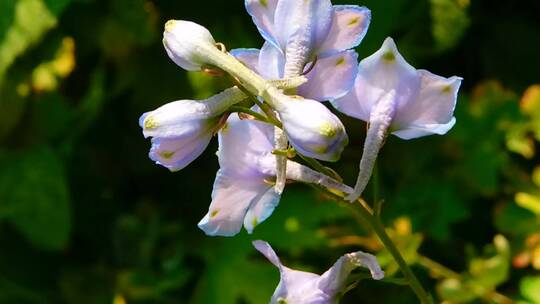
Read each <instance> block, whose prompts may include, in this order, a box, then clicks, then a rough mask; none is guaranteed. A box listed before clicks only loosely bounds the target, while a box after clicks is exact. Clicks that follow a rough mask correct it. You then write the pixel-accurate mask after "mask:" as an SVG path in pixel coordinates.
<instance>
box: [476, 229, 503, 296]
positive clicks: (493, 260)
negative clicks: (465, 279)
mask: <svg viewBox="0 0 540 304" xmlns="http://www.w3.org/2000/svg"><path fill="white" fill-rule="evenodd" d="M493 243H494V246H491V245H490V246H487V247H486V251H488V255H489V256H488V257H481V258H475V259H473V260H471V262H470V264H469V272H470V273H471V275H472V276H473V280H474V282H475V283H476V284H479V285H481V286H483V287H485V288H488V289H495V287H497V285H499V284H501V283H503V282H505V281H506V280H507V278H508V274H509V271H510V245H509V244H508V240H506V238H504V237H503V236H502V235H497V236H495V238H494V240H493ZM489 251H491V253H490V252H489Z"/></svg>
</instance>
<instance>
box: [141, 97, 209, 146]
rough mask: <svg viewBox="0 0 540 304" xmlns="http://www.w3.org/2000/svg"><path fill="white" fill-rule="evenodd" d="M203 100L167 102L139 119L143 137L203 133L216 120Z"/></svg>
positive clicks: (169, 136)
mask: <svg viewBox="0 0 540 304" xmlns="http://www.w3.org/2000/svg"><path fill="white" fill-rule="evenodd" d="M212 116H213V113H212V112H211V111H210V108H209V107H208V105H207V104H206V103H204V102H198V101H195V100H178V101H173V102H170V103H167V104H165V105H163V106H161V107H159V108H157V109H156V110H154V111H151V112H147V113H145V114H143V115H142V116H141V118H140V119H139V125H140V126H141V127H142V128H143V134H144V136H145V137H150V136H155V137H164V138H178V137H192V136H195V135H196V134H200V133H204V132H206V130H208V129H210V128H211V127H212V126H213V125H214V124H215V123H216V122H217V121H216V120H215V119H211V117H212Z"/></svg>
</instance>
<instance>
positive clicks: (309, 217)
mask: <svg viewBox="0 0 540 304" xmlns="http://www.w3.org/2000/svg"><path fill="white" fill-rule="evenodd" d="M349 216H350V211H349V209H348V208H347V207H346V206H343V205H339V204H338V203H336V202H334V201H332V200H330V199H328V198H326V197H319V196H317V194H316V193H315V192H314V191H306V192H303V191H299V189H295V188H293V187H289V188H287V191H286V192H285V194H284V195H283V197H282V199H281V201H280V206H279V207H278V208H276V210H275V211H274V213H273V214H272V216H271V217H270V218H269V219H268V220H266V221H265V222H264V223H262V224H261V225H260V226H258V227H257V229H255V231H254V233H253V235H254V237H255V238H258V239H263V240H265V241H267V242H269V243H270V244H272V246H276V247H277V248H287V249H288V250H290V251H292V252H295V251H296V252H299V251H302V250H306V249H317V248H320V247H321V246H328V243H329V239H328V236H327V234H326V233H325V228H328V227H331V226H332V225H333V224H335V223H337V222H339V220H340V219H342V220H345V219H347V218H348V217H349Z"/></svg>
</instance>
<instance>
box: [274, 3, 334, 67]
mask: <svg viewBox="0 0 540 304" xmlns="http://www.w3.org/2000/svg"><path fill="white" fill-rule="evenodd" d="M332 14H333V7H332V3H331V2H330V0H305V1H298V0H280V1H279V3H278V5H277V8H276V13H275V17H274V24H275V33H276V38H277V41H278V43H279V46H280V48H281V50H282V51H283V52H284V53H285V57H286V58H287V61H286V65H285V76H286V77H290V76H297V75H299V74H300V73H301V72H302V70H303V68H304V65H305V64H306V63H307V62H309V61H310V57H311V56H312V55H313V52H314V51H315V50H316V49H317V48H318V47H319V46H320V45H322V44H323V43H324V40H325V39H326V37H327V35H328V32H329V31H330V27H331V24H332Z"/></svg>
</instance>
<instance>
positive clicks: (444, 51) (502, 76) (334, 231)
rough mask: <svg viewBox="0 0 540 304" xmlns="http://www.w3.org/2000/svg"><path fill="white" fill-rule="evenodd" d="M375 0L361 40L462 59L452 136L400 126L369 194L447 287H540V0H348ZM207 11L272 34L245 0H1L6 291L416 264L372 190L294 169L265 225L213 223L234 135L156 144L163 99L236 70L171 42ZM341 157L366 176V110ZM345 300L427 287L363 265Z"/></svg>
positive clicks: (455, 67)
mask: <svg viewBox="0 0 540 304" xmlns="http://www.w3.org/2000/svg"><path fill="white" fill-rule="evenodd" d="M333 3H334V4H345V3H347V4H360V5H365V6H367V7H369V8H370V9H371V10H372V14H373V19H372V24H371V27H370V30H369V32H368V34H367V36H366V38H365V39H364V42H363V43H362V44H361V45H360V47H359V48H358V49H357V51H358V52H359V54H360V57H365V56H367V55H369V54H371V53H372V52H373V51H375V50H376V49H377V48H378V47H379V46H380V44H381V43H382V41H383V39H384V38H385V37H386V36H392V37H394V38H395V39H396V41H397V43H398V45H399V46H400V50H401V52H402V54H404V56H405V57H406V58H408V60H409V61H410V62H411V63H412V64H413V65H414V66H416V67H419V68H425V69H429V70H430V71H433V72H434V73H436V74H440V75H445V76H452V75H458V76H462V77H463V78H464V79H465V81H464V86H463V88H462V91H461V95H460V97H459V101H458V106H457V109H456V117H457V125H456V126H455V128H454V129H453V130H452V131H451V132H450V133H449V134H448V135H446V136H443V137H439V136H437V137H429V138H424V139H419V140H414V141H403V140H399V139H397V138H393V137H391V138H389V139H388V142H387V143H386V145H385V147H384V149H383V152H382V154H381V155H380V157H379V164H378V170H377V174H376V176H375V177H374V180H373V181H372V183H371V186H370V189H369V191H368V192H367V194H366V200H367V201H368V202H370V203H373V202H379V201H381V200H384V204H383V207H382V218H383V220H384V222H385V223H386V224H387V225H388V226H389V227H390V228H389V233H390V234H391V236H392V237H393V238H394V240H395V242H396V243H397V244H398V246H399V247H400V249H401V250H402V252H403V254H404V256H405V258H406V260H407V261H408V262H409V263H410V264H411V265H413V269H414V270H415V271H416V272H417V273H418V274H419V276H420V278H421V281H422V283H423V284H424V285H425V286H426V287H428V288H429V290H430V291H431V292H432V293H433V294H434V296H435V297H436V298H437V302H442V303H448V304H450V303H540V152H539V147H540V144H539V143H540V34H539V33H540V32H539V29H540V18H539V16H540V2H539V1H537V0H519V1H518V0H514V1H499V2H497V1H488V0H420V1H418V0H385V1H380V0H366V1H364V2H356V1H333ZM173 18H174V19H188V20H193V21H196V22H198V23H201V24H203V25H204V26H206V27H208V28H209V29H210V30H211V31H212V33H213V34H214V37H215V38H216V39H217V40H218V41H221V42H223V43H225V44H226V45H227V47H228V48H229V49H232V48H237V47H260V46H261V45H262V38H260V37H259V36H258V33H257V31H256V29H255V26H254V25H253V24H252V22H251V20H250V18H249V16H248V15H247V13H246V12H245V10H244V7H243V1H241V0H235V1H233V0H227V1H218V0H209V1H179V0H177V1H170V0H168V1H165V0H107V1H106V0H0V303H2V304H3V303H6V304H8V303H9V304H13V303H17V304H25V303H31V304H33V303H76V304H87V303H88V304H90V303H92V304H94V303H114V304H125V303H194V304H199V303H216V304H235V303H246V304H248V303H267V301H268V299H269V298H270V295H271V294H272V292H273V290H274V288H275V287H276V285H277V283H278V280H279V275H278V272H277V270H276V269H275V268H274V267H273V266H272V265H271V264H269V263H267V262H266V261H265V260H264V259H262V258H261V257H260V256H259V255H258V254H257V253H256V252H255V251H254V249H253V248H252V247H251V244H250V240H253V239H264V240H267V241H269V242H270V243H271V244H272V245H273V246H274V247H275V248H276V250H277V251H278V252H279V254H280V256H281V257H282V260H283V261H284V262H285V264H286V265H288V266H290V267H292V268H298V269H303V270H309V271H313V272H318V273H321V272H323V271H324V270H325V269H326V268H328V267H329V266H330V265H331V264H332V263H333V262H334V260H335V259H336V258H337V257H338V256H340V255H341V254H343V253H345V252H349V251H352V250H358V249H363V250H368V251H372V252H377V253H378V258H379V260H380V261H381V263H382V264H383V265H384V267H385V269H386V271H387V273H388V274H389V275H392V274H393V275H394V278H396V281H395V282H399V278H400V274H399V272H398V271H397V270H398V269H397V267H396V265H395V264H394V262H393V260H392V259H391V258H390V256H389V255H388V253H387V252H386V251H384V250H383V249H382V247H381V245H380V243H379V242H378V240H377V239H376V238H375V237H374V236H372V234H371V232H370V231H369V230H368V229H366V227H367V226H366V225H365V223H363V222H361V221H359V220H358V218H357V217H356V216H355V213H354V210H351V209H350V208H348V207H347V206H341V205H338V204H335V203H333V202H331V201H330V200H329V199H328V198H325V197H324V196H322V195H321V194H320V193H316V192H315V191H314V190H312V189H311V188H308V187H306V186H302V185H291V187H288V188H287V190H286V193H285V195H284V197H283V199H282V201H281V203H280V206H279V207H278V208H277V209H276V211H275V213H274V215H273V216H272V217H271V218H270V219H269V220H267V221H266V222H265V223H264V224H262V225H261V226H260V227H258V229H257V230H256V232H255V233H254V234H253V235H247V234H246V233H245V232H242V233H241V234H240V235H239V236H237V237H235V238H209V237H206V236H204V235H203V233H202V232H201V231H200V230H199V229H198V228H197V227H196V223H197V222H198V220H199V219H200V218H201V217H202V216H203V215H204V214H205V212H206V209H207V207H208V204H209V201H210V191H211V187H212V182H213V179H214V174H215V172H216V170H217V160H216V157H215V155H214V152H215V150H216V143H215V142H214V143H213V144H212V146H211V147H210V148H209V149H208V150H207V151H206V152H205V154H204V155H203V156H202V157H201V158H200V159H198V160H197V161H195V162H194V163H193V164H191V165H190V166H189V167H188V168H186V169H185V170H183V171H181V172H178V173H174V174H172V173H170V172H168V171H167V170H166V169H164V168H161V167H158V166H156V165H154V164H153V163H152V162H151V161H150V160H149V159H148V158H147V153H148V149H149V143H148V142H147V141H146V140H145V139H144V138H143V136H142V134H141V131H140V129H139V127H138V125H137V122H138V117H139V116H140V115H141V114H142V113H143V112H146V111H148V110H151V109H154V108H156V107H158V106H160V105H162V104H164V103H166V102H169V101H173V100H176V99H186V98H204V97H207V96H209V95H212V94H213V93H215V92H217V91H219V90H220V89H222V88H225V87H226V86H227V85H229V84H230V83H229V82H228V80H227V79H220V78H212V77H209V76H207V75H204V74H197V73H187V72H185V71H183V70H181V69H180V68H179V67H177V66H176V65H174V63H172V61H170V60H169V59H168V57H167V56H166V54H165V52H164V50H163V48H162V44H161V33H162V26H163V24H164V22H165V21H166V20H168V19H173ZM341 117H342V118H343V120H344V122H345V124H346V125H347V127H348V132H349V136H350V138H351V144H350V146H349V147H348V148H347V149H346V151H345V153H344V155H343V157H342V160H341V161H340V162H339V163H337V164H332V165H331V166H332V167H333V169H335V170H336V171H338V172H340V174H342V175H343V176H344V177H345V181H346V182H348V183H349V184H350V183H352V182H353V181H354V180H355V174H356V168H357V162H358V160H359V158H360V156H361V147H362V143H363V136H364V134H365V126H364V124H363V123H361V122H358V121H354V120H352V119H350V118H347V117H344V116H341ZM363 278H365V276H364V275H363V274H362V273H361V272H359V273H355V275H353V279H352V280H351V283H353V282H354V281H360V282H359V284H358V286H357V287H355V288H354V289H352V290H351V291H349V292H348V293H347V294H346V295H345V296H344V297H343V303H416V300H415V297H414V295H413V293H412V292H411V291H410V290H409V289H408V288H407V287H405V286H399V285H394V284H390V282H373V281H370V280H363Z"/></svg>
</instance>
